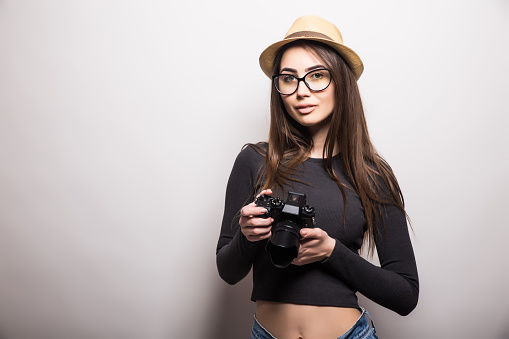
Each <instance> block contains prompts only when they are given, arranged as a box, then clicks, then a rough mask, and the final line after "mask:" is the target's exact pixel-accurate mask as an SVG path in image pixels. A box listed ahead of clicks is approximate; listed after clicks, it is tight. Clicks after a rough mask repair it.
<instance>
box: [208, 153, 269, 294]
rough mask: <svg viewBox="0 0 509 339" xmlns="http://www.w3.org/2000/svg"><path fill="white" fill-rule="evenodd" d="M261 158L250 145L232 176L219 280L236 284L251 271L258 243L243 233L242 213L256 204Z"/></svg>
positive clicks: (219, 250)
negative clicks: (243, 208)
mask: <svg viewBox="0 0 509 339" xmlns="http://www.w3.org/2000/svg"><path fill="white" fill-rule="evenodd" d="M261 160H262V157H261V156H260V155H259V154H258V153H256V151H255V150H254V149H253V148H252V147H250V146H248V147H246V148H245V149H244V150H242V151H241V152H240V153H239V155H238V156H237V159H236V160H235V164H234V165H233V169H232V171H231V174H230V178H229V180H228V185H227V188H226V197H225V207H224V214H223V222H222V225H221V233H220V235H219V241H218V243H217V249H216V264H217V269H218V272H219V275H220V277H221V278H222V279H223V280H224V281H226V282H227V283H229V284H232V285H233V284H236V283H237V282H239V281H240V280H242V279H243V278H244V277H245V276H246V275H247V274H248V273H249V271H250V270H251V266H252V264H253V260H254V257H255V255H256V252H257V250H258V248H259V247H260V243H259V242H250V241H249V240H247V238H246V237H245V236H244V234H243V233H242V232H241V231H240V225H239V223H238V220H239V218H238V217H239V211H240V209H241V208H242V207H243V206H245V205H247V204H248V203H250V202H252V201H253V193H254V192H253V187H254V185H255V184H256V175H257V174H258V168H259V166H260V163H261Z"/></svg>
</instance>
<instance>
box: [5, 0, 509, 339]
mask: <svg viewBox="0 0 509 339" xmlns="http://www.w3.org/2000/svg"><path fill="white" fill-rule="evenodd" d="M305 14H315V15H319V16H322V17H324V18H326V19H328V20H330V21H332V22H334V23H336V24H337V25H338V26H339V28H340V29H341V31H342V33H343V36H344V40H345V43H346V44H347V45H349V46H350V47H352V48H353V49H354V50H356V51H357V52H358V54H359V55H360V56H361V58H362V59H363V61H364V63H365V66H366V68H365V72H364V74H363V76H362V77H361V79H360V81H359V86H360V89H361V94H362V96H363V100H364V104H365V108H366V114H367V119H368V123H369V127H370V132H371V136H372V139H373V142H374V143H375V145H376V147H377V148H378V150H379V151H380V153H381V154H382V155H384V156H385V157H386V159H387V160H388V161H389V163H390V164H391V165H392V167H393V169H394V171H395V173H396V175H397V177H398V179H399V181H400V184H401V186H402V189H403V191H404V193H405V198H406V203H407V208H408V213H409V215H410V217H411V218H412V221H413V229H414V235H415V237H414V246H415V252H416V256H417V261H418V267H419V273H420V278H421V298H420V302H419V305H418V307H417V309H416V310H415V311H414V312H413V313H412V314H411V315H410V316H408V317H405V318H402V317H400V316H398V315H396V314H394V313H392V312H391V311H388V310H385V309H383V308H381V307H379V306H377V305H374V304H372V303H371V302H370V301H367V300H364V299H362V302H363V305H364V306H367V307H368V308H369V309H370V310H371V313H372V314H373V316H374V318H375V321H376V324H377V329H378V332H379V334H380V336H381V337H382V338H393V339H394V338H396V339H397V338H429V337H433V338H478V337H479V338H481V337H482V338H496V339H501V338H509V326H508V325H507V323H508V320H509V294H508V293H507V290H506V288H507V286H508V285H509V275H508V273H507V272H508V271H507V266H508V263H507V258H508V255H509V249H508V248H507V240H508V237H509V231H508V229H509V227H508V226H509V222H508V216H507V206H508V205H509V199H508V195H507V192H508V190H509V179H508V175H507V174H508V173H509V157H508V152H507V146H508V145H509V136H508V133H507V132H508V127H507V126H508V125H509V118H508V112H509V102H508V90H509V80H508V79H509V66H508V63H507V60H509V47H508V44H507V41H508V35H509V2H508V1H503V0H498V1H495V0H490V1H452V0H447V1H426V2H419V3H417V2H409V1H383V2H381V1H374V0H373V1H356V2H353V1H321V2H315V5H311V2H309V1H253V2H248V3H245V2H238V1H221V0H220V1H195V2H192V1H191V2H181V3H179V4H175V5H174V4H173V3H172V2H169V1H56V0H55V1H50V0H41V1H14V0H2V1H0V338H3V339H11V338H120V337H122V338H149V339H152V338H153V339H159V338H240V337H247V336H248V334H247V333H248V331H249V327H250V323H251V317H252V312H253V304H252V303H251V302H250V301H249V300H248V299H249V294H250V290H249V289H250V282H249V279H247V280H245V281H243V282H242V283H240V284H239V285H237V286H233V287H232V286H228V285H226V283H224V282H222V281H221V280H220V279H219V278H218V276H217V272H216V268H215V256H214V253H215V245H216V241H217V237H218V234H219V225H220V219H221V215H222V208H223V198H224V190H225V185H226V181H227V178H228V175H229V171H230V169H231V166H232V164H233V161H234V159H235V156H236V154H237V153H238V151H239V150H240V148H241V146H242V145H243V144H244V143H247V142H256V141H260V140H264V139H265V138H266V135H267V126H268V94H269V86H270V85H269V81H268V79H267V78H265V76H264V75H263V73H262V72H261V70H260V69H259V67H258V55H259V53H260V52H261V51H262V50H263V49H264V48H265V47H266V46H267V45H269V44H270V43H272V42H274V41H276V40H278V39H280V38H282V37H283V35H284V33H285V32H286V31H287V29H288V28H289V27H290V25H291V23H292V22H293V20H294V19H295V18H297V17H299V16H301V15H305ZM232 78H236V79H239V80H241V81H243V82H241V84H240V85H238V84H237V85H232V81H231V79H232Z"/></svg>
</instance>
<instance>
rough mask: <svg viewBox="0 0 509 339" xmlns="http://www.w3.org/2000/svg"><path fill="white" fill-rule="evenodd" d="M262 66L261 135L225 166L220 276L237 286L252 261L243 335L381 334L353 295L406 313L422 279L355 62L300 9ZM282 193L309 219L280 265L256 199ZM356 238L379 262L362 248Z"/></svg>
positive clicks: (269, 223) (331, 29)
mask: <svg viewBox="0 0 509 339" xmlns="http://www.w3.org/2000/svg"><path fill="white" fill-rule="evenodd" d="M260 65H261V67H262V70H263V71H264V73H265V74H266V75H267V76H269V77H270V78H272V80H273V86H272V95H271V124H270V131H269V140H268V143H260V144H256V145H248V146H247V147H245V148H244V149H243V150H242V151H241V153H240V154H239V156H238V157H237V159H236V161H235V164H234V167H233V169H232V173H231V175H230V179H229V181H228V187H227V192H226V202H225V212H224V217H223V223H222V228H221V234H220V237H219V242H218V246H217V266H218V270H219V274H220V276H221V277H222V278H223V279H224V280H225V281H226V282H228V283H229V284H235V283H237V282H238V281H240V280H241V279H243V278H244V277H245V276H246V275H247V274H248V272H249V271H250V270H251V267H253V291H252V295H251V299H252V300H253V301H256V315H255V320H254V325H253V332H252V334H251V338H279V339H286V338H291V339H294V338H304V339H307V338H320V339H323V338H377V337H376V335H375V330H374V325H373V322H372V321H371V326H370V322H368V320H367V318H366V317H365V314H367V315H368V316H369V314H368V313H367V312H366V311H365V310H364V309H363V308H361V307H359V305H358V303H357V297H356V294H355V293H356V292H357V291H359V292H361V293H362V294H363V295H365V296H366V297H368V298H370V299H371V300H373V301H375V302H377V303H379V304H380V305H382V306H385V307H387V308H389V309H391V310H393V311H395V312H397V313H399V314H401V315H406V314H408V313H410V312H411V311H412V310H413V309H414V308H415V306H416V305H417V299H418V293H419V284H418V277H417V269H416V264H415V259H414V254H413V250H412V245H411V242H410V237H409V233H408V227H407V223H406V214H405V211H404V204H403V197H402V194H401V190H400V188H399V186H398V183H397V181H396V178H395V177H394V174H393V172H392V170H391V169H390V167H389V165H388V164H387V163H386V162H385V161H384V160H383V159H382V158H381V157H380V156H379V155H378V154H377V153H376V152H375V150H374V148H373V146H372V144H371V142H370V139H369V136H368V131H367V126H366V121H365V118H364V112H363V108H362V103H361V99H360V95H359V91H358V87H357V79H358V78H359V77H360V75H361V74H362V71H363V64H362V61H361V60H360V58H359V57H358V56H357V54H355V52H353V51H352V50H351V49H349V48H348V47H346V46H345V45H343V43H342V37H341V34H340V32H339V30H338V29H337V28H336V27H335V26H334V25H333V24H331V23H329V22H328V21H326V20H323V19H321V18H318V17H315V16H306V17H302V18H299V19H297V20H296V21H295V23H294V24H293V25H292V27H291V28H290V30H289V32H288V33H287V35H286V36H285V38H284V39H283V40H281V41H279V42H277V43H275V44H272V45H271V46H269V47H268V48H267V49H266V50H265V51H264V52H263V53H262V54H261V56H260ZM288 192H298V193H300V194H303V195H305V197H306V203H308V204H309V205H311V206H313V207H314V208H315V219H314V220H315V225H314V227H303V228H302V229H300V239H299V240H298V244H299V246H298V252H297V253H296V257H295V258H293V260H292V261H291V264H290V265H282V267H285V266H287V267H286V268H280V267H281V265H279V266H280V267H276V266H277V265H275V264H274V263H273V260H272V259H273V258H272V256H275V254H274V253H272V252H271V253H269V252H268V251H267V250H266V247H267V243H268V242H269V243H271V244H272V242H273V241H274V239H273V238H271V237H272V235H273V231H274V229H273V227H279V226H277V224H278V220H276V222H274V221H275V220H274V218H273V217H270V216H269V217H267V215H266V214H265V213H266V212H267V208H266V207H267V206H266V205H262V206H260V204H255V203H254V202H252V201H253V198H254V196H255V195H256V196H260V195H262V194H263V195H264V197H265V198H268V197H271V196H272V197H278V198H281V199H283V201H284V199H285V195H286V194H288ZM287 203H289V201H287ZM271 216H273V215H272V214H271ZM364 242H365V243H366V246H367V248H368V250H369V252H370V253H372V251H373V250H374V248H375V246H376V249H377V253H378V256H379V259H380V265H381V267H378V266H375V265H372V264H371V263H369V262H368V261H366V260H365V259H363V258H362V257H360V256H359V254H358V253H359V250H360V249H361V246H362V244H363V243H364ZM291 259H292V258H291ZM291 259H290V260H291Z"/></svg>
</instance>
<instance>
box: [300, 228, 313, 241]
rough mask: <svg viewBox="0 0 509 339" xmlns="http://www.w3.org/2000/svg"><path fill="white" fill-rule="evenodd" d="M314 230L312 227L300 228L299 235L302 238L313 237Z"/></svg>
mask: <svg viewBox="0 0 509 339" xmlns="http://www.w3.org/2000/svg"><path fill="white" fill-rule="evenodd" d="M314 233H315V230H314V229H312V228H306V227H305V228H302V229H301V230H300V235H301V237H303V238H313V237H314Z"/></svg>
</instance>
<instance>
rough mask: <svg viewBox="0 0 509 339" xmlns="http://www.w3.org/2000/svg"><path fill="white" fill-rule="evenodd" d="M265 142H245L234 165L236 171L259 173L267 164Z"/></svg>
mask: <svg viewBox="0 0 509 339" xmlns="http://www.w3.org/2000/svg"><path fill="white" fill-rule="evenodd" d="M266 149H267V148H266V144H265V143H257V144H245V145H244V146H243V147H242V150H241V151H240V153H239V154H238V155H237V158H236V159H235V163H234V165H233V172H235V173H251V174H255V173H258V172H259V171H260V170H261V168H262V167H263V165H264V164H265V150H266Z"/></svg>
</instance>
